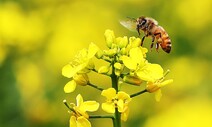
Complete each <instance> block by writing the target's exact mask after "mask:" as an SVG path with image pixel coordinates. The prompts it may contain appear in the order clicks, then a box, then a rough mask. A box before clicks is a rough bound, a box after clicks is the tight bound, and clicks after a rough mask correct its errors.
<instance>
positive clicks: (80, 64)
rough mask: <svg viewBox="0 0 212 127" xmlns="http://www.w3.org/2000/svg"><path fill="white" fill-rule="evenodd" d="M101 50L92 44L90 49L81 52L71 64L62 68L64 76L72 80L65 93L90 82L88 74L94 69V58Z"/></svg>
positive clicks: (65, 88) (66, 86)
mask: <svg viewBox="0 0 212 127" xmlns="http://www.w3.org/2000/svg"><path fill="white" fill-rule="evenodd" d="M98 50H99V48H98V47H97V46H96V45H95V44H94V43H91V44H90V45H89V47H88V49H83V50H81V51H80V52H79V53H78V54H77V55H76V56H75V59H74V60H73V61H72V62H70V63H69V64H67V65H65V66H64V67H63V68H62V75H63V76H65V77H67V78H71V81H69V82H68V83H67V84H66V85H65V87H64V91H65V93H70V92H73V91H74V90H75V88H76V84H78V85H86V84H87V82H88V80H89V79H88V77H87V74H86V73H88V72H90V70H92V69H93V68H94V64H93V62H92V60H91V59H92V58H93V57H94V56H95V54H96V53H97V52H98Z"/></svg>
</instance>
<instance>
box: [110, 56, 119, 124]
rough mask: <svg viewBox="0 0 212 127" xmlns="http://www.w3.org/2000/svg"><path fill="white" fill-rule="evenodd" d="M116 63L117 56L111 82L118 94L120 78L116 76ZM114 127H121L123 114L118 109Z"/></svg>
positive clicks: (116, 109)
mask: <svg viewBox="0 0 212 127" xmlns="http://www.w3.org/2000/svg"><path fill="white" fill-rule="evenodd" d="M115 62H116V56H115V57H114V61H112V63H111V65H112V74H111V81H112V87H113V88H114V89H115V90H116V92H118V91H119V87H118V80H119V77H118V76H116V74H115V67H114V64H115ZM113 127H121V113H120V112H119V111H118V108H117V107H116V108H115V118H114V119H113Z"/></svg>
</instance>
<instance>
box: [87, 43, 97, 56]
mask: <svg viewBox="0 0 212 127" xmlns="http://www.w3.org/2000/svg"><path fill="white" fill-rule="evenodd" d="M98 50H99V48H98V47H97V46H96V45H95V44H94V43H91V44H90V45H89V47H88V56H87V57H88V59H91V58H92V57H94V56H95V54H96V53H97V52H98Z"/></svg>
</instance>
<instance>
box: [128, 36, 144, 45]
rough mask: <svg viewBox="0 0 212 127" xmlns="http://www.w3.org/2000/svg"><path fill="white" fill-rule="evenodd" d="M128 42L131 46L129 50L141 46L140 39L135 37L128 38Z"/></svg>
mask: <svg viewBox="0 0 212 127" xmlns="http://www.w3.org/2000/svg"><path fill="white" fill-rule="evenodd" d="M129 42H130V44H131V48H134V47H139V46H140V45H141V39H140V38H136V37H130V38H129Z"/></svg>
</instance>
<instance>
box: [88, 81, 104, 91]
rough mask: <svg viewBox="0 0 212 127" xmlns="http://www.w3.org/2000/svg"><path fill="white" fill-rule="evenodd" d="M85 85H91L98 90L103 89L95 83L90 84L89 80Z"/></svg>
mask: <svg viewBox="0 0 212 127" xmlns="http://www.w3.org/2000/svg"><path fill="white" fill-rule="evenodd" d="M87 85H89V86H91V87H93V88H95V89H97V90H100V91H102V90H104V89H103V88H101V87H99V86H96V85H94V84H91V83H90V82H88V84H87Z"/></svg>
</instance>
